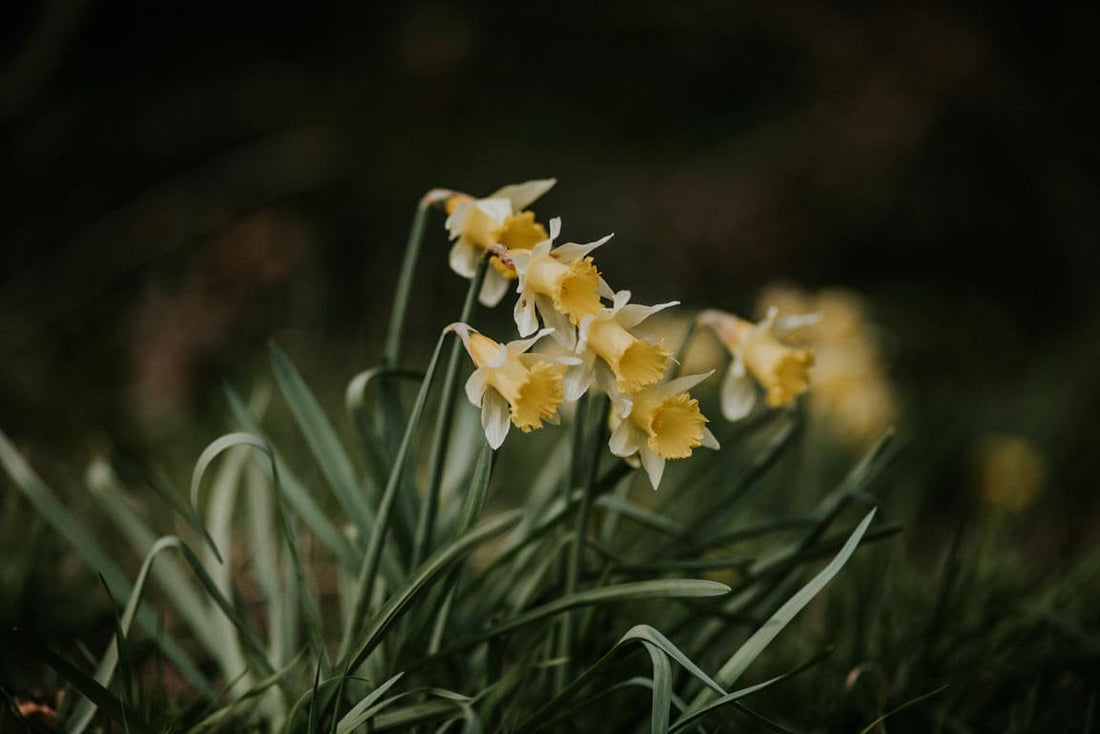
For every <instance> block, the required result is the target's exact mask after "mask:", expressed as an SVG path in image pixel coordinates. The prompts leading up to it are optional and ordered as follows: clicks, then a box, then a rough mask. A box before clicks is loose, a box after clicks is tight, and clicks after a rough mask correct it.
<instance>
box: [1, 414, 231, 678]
mask: <svg viewBox="0 0 1100 734" xmlns="http://www.w3.org/2000/svg"><path fill="white" fill-rule="evenodd" d="M0 464H2V465H3V467H4V470H5V471H6V472H7V474H8V476H10V477H11V479H12V481H13V482H14V484H15V486H16V488H17V489H19V491H21V492H22V493H23V495H24V496H25V497H26V498H27V500H28V501H29V502H30V503H31V506H33V507H34V508H35V510H36V511H37V512H38V514H39V515H41V516H42V517H43V518H44V519H45V520H46V522H47V523H49V524H50V526H51V527H53V529H54V530H55V531H56V532H57V533H58V534H59V535H60V536H61V537H62V538H64V539H65V541H66V542H67V543H69V545H71V546H72V547H73V549H74V550H76V552H77V555H79V556H80V558H81V560H83V561H84V563H86V564H87V565H88V566H90V567H91V568H92V570H94V571H96V572H98V573H101V574H103V578H104V579H105V580H106V581H107V584H108V586H109V587H110V589H111V593H112V594H114V595H115V596H116V597H118V598H122V597H127V598H128V597H129V596H130V594H131V591H132V589H131V586H130V581H129V579H127V578H126V574H125V573H123V572H122V569H121V568H119V566H118V565H117V564H116V563H115V562H114V560H113V559H112V558H111V557H110V556H109V555H108V554H107V552H106V551H105V550H104V549H103V547H102V546H101V545H100V544H99V543H98V542H97V541H96V540H95V538H93V537H92V535H91V534H90V533H89V532H88V531H87V530H86V529H85V528H84V526H83V525H82V524H81V523H80V522H79V521H78V520H77V519H76V518H75V517H73V515H72V513H70V512H69V510H68V509H67V508H66V507H65V506H64V505H63V504H62V503H61V501H60V500H59V499H58V498H57V496H56V495H55V494H54V493H53V491H52V490H51V489H50V488H49V487H47V486H46V483H45V482H43V481H42V479H41V478H40V477H39V476H38V474H36V473H35V472H34V470H33V469H31V467H30V465H29V464H28V463H27V462H26V460H24V459H23V457H22V456H21V455H20V454H19V452H18V451H16V449H15V447H14V446H13V445H12V444H11V442H10V441H8V438H7V436H6V435H5V434H4V432H3V431H0ZM138 622H139V623H140V624H141V626H142V628H143V629H144V630H145V631H146V632H147V633H148V634H150V635H153V637H154V639H155V640H156V641H157V644H158V645H159V646H160V647H161V649H162V650H164V653H165V655H167V656H168V659H169V660H171V661H172V662H173V663H174V664H175V665H176V667H177V668H179V671H180V672H181V673H182V674H183V675H184V676H185V677H186V678H187V679H188V680H189V681H191V683H193V684H194V685H195V686H196V687H197V688H198V689H199V690H200V691H202V692H203V694H204V695H205V696H207V697H209V698H213V697H214V696H215V695H217V691H216V690H215V689H214V687H213V686H212V685H211V684H210V681H209V680H208V679H207V677H206V676H205V675H204V674H203V673H202V671H201V670H199V667H198V666H197V665H195V663H194V661H193V660H192V659H191V656H190V655H188V654H187V652H186V651H185V650H184V649H183V648H182V647H180V646H179V645H178V644H177V643H176V642H175V641H174V640H173V639H172V638H170V637H165V636H160V635H157V634H156V630H157V620H156V617H155V616H154V615H153V613H152V612H150V611H148V610H144V609H143V610H141V611H139V612H138Z"/></svg>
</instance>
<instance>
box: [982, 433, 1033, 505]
mask: <svg viewBox="0 0 1100 734" xmlns="http://www.w3.org/2000/svg"><path fill="white" fill-rule="evenodd" d="M975 458H976V464H977V467H976V468H977V481H978V490H979V492H980V493H981V498H982V500H983V501H984V502H985V503H986V504H988V505H990V506H992V507H995V508H998V509H1002V510H1007V511H1009V512H1021V511H1023V510H1025V509H1027V508H1028V507H1029V506H1030V505H1031V503H1032V502H1034V501H1035V498H1036V497H1037V496H1038V495H1039V494H1040V493H1041V492H1042V490H1043V488H1044V486H1045V485H1046V479H1047V465H1046V460H1045V459H1044V458H1043V455H1042V453H1041V452H1040V451H1039V449H1038V448H1036V446H1035V445H1034V444H1033V443H1031V442H1030V441H1028V440H1027V439H1026V438H1023V437H1021V436H1014V435H1011V434H1005V433H994V434H989V435H987V436H984V437H983V438H982V440H981V441H980V442H979V444H978V447H977V451H976V457H975Z"/></svg>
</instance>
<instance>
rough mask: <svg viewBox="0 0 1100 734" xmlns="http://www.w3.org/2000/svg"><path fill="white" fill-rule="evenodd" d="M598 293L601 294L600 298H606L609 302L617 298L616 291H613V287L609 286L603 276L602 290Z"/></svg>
mask: <svg viewBox="0 0 1100 734" xmlns="http://www.w3.org/2000/svg"><path fill="white" fill-rule="evenodd" d="M596 292H597V293H599V294H600V298H606V299H607V300H609V301H610V300H611V299H612V298H614V297H615V291H613V290H611V286H609V285H608V284H607V281H606V280H604V279H603V276H602V275H601V276H600V288H599V290H598V291H596Z"/></svg>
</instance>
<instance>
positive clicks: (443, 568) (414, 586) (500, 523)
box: [345, 510, 523, 671]
mask: <svg viewBox="0 0 1100 734" xmlns="http://www.w3.org/2000/svg"><path fill="white" fill-rule="evenodd" d="M521 517H523V512H522V511H521V510H513V511H511V512H506V513H503V514H501V515H498V516H496V517H494V518H492V519H490V520H486V521H485V522H482V523H481V524H479V525H478V526H477V527H475V528H473V529H472V530H470V531H469V532H467V533H465V534H464V535H462V536H461V537H459V538H458V539H457V540H454V541H452V542H451V543H448V544H447V545H445V546H443V547H442V548H440V549H439V550H437V551H436V552H435V553H434V554H433V555H432V557H431V558H429V559H428V560H427V561H425V562H424V564H423V565H422V566H421V567H420V568H419V569H418V570H417V571H416V574H415V575H414V576H413V577H412V578H411V579H410V580H409V582H408V584H406V586H405V588H403V589H401V591H399V592H397V593H395V594H394V595H393V596H391V597H390V599H389V600H388V601H387V602H386V604H385V606H383V607H382V609H381V610H379V612H378V614H376V615H375V616H374V618H373V619H372V620H371V621H370V623H369V624H368V625H367V631H366V633H365V634H364V636H363V641H362V642H361V643H360V644H359V646H358V647H357V648H356V650H355V653H354V654H352V655H351V656H350V657H349V658H348V661H347V664H346V665H345V670H347V671H351V670H355V669H356V668H357V667H359V664H360V663H362V662H363V660H364V659H366V657H367V656H368V655H369V654H370V653H371V651H373V650H374V648H375V647H376V646H377V645H378V643H379V642H381V640H382V637H383V636H384V635H385V634H386V632H387V631H388V630H389V629H390V628H391V627H392V626H393V624H394V623H395V622H396V621H397V620H398V619H400V618H401V616H402V615H403V614H404V613H405V612H406V611H407V610H408V608H409V606H410V605H411V604H412V603H413V601H415V600H416V598H417V597H418V596H419V595H420V594H421V593H423V591H424V589H425V588H426V587H427V586H429V585H430V584H431V583H432V582H434V581H436V580H438V579H439V578H440V576H442V575H444V574H445V573H446V572H447V571H448V570H449V569H450V568H452V567H453V566H454V564H455V563H457V562H458V561H460V560H462V559H463V558H465V557H466V556H467V555H469V554H470V553H472V552H473V551H474V549H475V548H477V547H478V546H479V545H481V544H483V543H485V542H486V541H488V540H491V539H492V538H495V537H496V536H498V535H500V534H501V533H504V532H506V531H508V530H509V529H510V528H512V527H514V526H515V524H516V523H518V522H519V520H520V518H521Z"/></svg>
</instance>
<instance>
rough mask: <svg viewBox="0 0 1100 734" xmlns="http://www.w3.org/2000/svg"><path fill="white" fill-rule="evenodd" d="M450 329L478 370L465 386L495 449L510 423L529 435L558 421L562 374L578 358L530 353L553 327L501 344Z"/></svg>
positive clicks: (461, 326)
mask: <svg viewBox="0 0 1100 734" xmlns="http://www.w3.org/2000/svg"><path fill="white" fill-rule="evenodd" d="M448 328H449V329H451V330H452V331H454V332H455V333H456V334H458V336H459V338H460V339H462V344H463V345H464V346H465V347H466V352H467V353H468V354H469V355H470V359H472V360H473V362H474V365H475V366H476V368H477V369H475V370H474V373H473V374H472V375H470V379H469V380H468V381H467V382H466V397H467V398H469V400H470V402H471V403H473V404H474V405H475V406H477V407H479V408H481V426H482V428H484V429H485V438H486V439H487V440H488V441H489V445H490V446H492V447H493V448H494V449H497V448H500V445H501V444H502V443H504V437H505V436H507V435H508V428H509V426H510V424H513V423H514V424H515V426H516V428H519V429H520V430H521V431H523V432H524V433H527V432H529V431H533V430H536V429H539V428H542V422H543V421H547V422H549V423H557V422H558V407H559V406H560V405H561V403H562V400H563V397H564V390H563V374H564V372H565V369H566V366H567V365H568V364H570V363H573V362H576V361H577V360H576V359H570V358H566V359H560V358H559V359H550V358H547V357H545V356H543V355H541V354H526V352H527V350H528V349H530V348H531V347H532V346H533V345H534V343H535V342H537V341H538V340H539V339H541V338H543V337H544V336H546V335H547V334H549V333H550V329H543V330H542V331H540V332H538V333H537V334H535V336H533V337H531V338H528V339H519V340H516V341H513V342H509V343H507V344H500V343H498V342H495V341H493V340H492V339H490V338H489V337H487V336H483V335H482V334H480V333H478V332H477V331H474V330H473V329H471V328H470V327H469V326H467V325H466V324H452V325H451V326H450V327H448Z"/></svg>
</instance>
